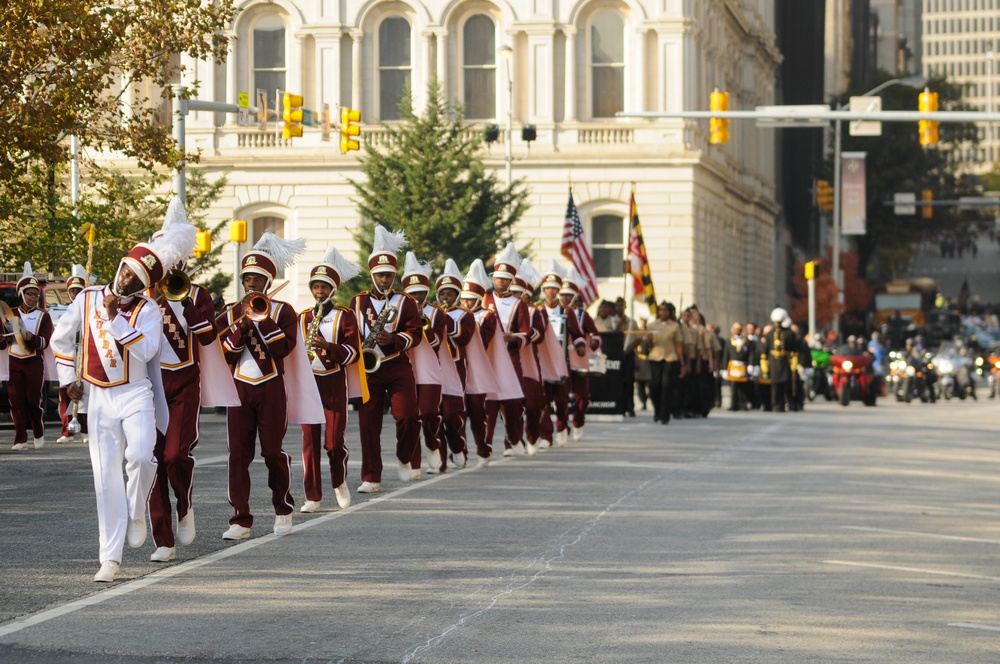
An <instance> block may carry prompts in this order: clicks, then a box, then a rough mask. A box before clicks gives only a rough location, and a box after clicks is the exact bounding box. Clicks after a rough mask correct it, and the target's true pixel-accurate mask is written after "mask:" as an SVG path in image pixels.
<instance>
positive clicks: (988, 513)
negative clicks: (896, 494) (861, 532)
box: [848, 500, 1000, 517]
mask: <svg viewBox="0 0 1000 664" xmlns="http://www.w3.org/2000/svg"><path fill="white" fill-rule="evenodd" d="M848 504H849V505H876V506H878V507H885V508H890V507H892V508H903V509H914V510H927V511H929V512H952V513H955V514H982V515H984V516H992V517H996V516H997V514H1000V512H998V511H997V510H969V509H962V508H960V507H941V506H940V505H917V504H913V503H887V502H885V501H878V500H851V501H848Z"/></svg>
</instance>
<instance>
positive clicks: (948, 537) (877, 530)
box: [841, 526, 1000, 544]
mask: <svg viewBox="0 0 1000 664" xmlns="http://www.w3.org/2000/svg"><path fill="white" fill-rule="evenodd" d="M841 528H843V529H844V530H860V531H862V532H868V533H891V534H894V535H913V536H914V537H929V538H932V539H943V540H952V541H955V542H982V543H983V544H1000V540H995V539H984V538H980V537H961V536H959V535H941V534H939V533H920V532H916V531H913V530H892V529H890V528H868V527H865V526H841Z"/></svg>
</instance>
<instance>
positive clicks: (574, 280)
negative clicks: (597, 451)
mask: <svg viewBox="0 0 1000 664" xmlns="http://www.w3.org/2000/svg"><path fill="white" fill-rule="evenodd" d="M582 281H583V279H582V278H581V277H580V275H579V274H577V271H576V268H575V267H570V269H569V272H568V273H567V274H566V278H565V279H563V285H562V288H561V289H559V299H560V301H561V303H562V305H563V307H565V308H566V309H568V310H569V312H572V313H571V315H570V316H569V317H570V318H576V321H577V323H578V324H579V328H580V331H581V332H582V333H583V335H584V336H585V337H586V340H587V345H588V346H589V350H590V351H591V352H596V351H597V350H599V349H600V347H601V335H600V334H598V332H597V326H596V325H594V319H593V318H591V317H590V314H589V313H587V310H586V308H584V307H582V306H579V305H580V304H581V303H580V284H581V283H582ZM578 356H579V357H583V356H582V355H579V353H578ZM588 369H589V367H587V366H583V365H581V366H580V368H579V369H577V370H575V371H571V372H570V373H571V378H570V382H571V384H570V391H571V392H572V393H573V394H574V395H575V397H576V407H575V408H574V409H573V440H580V439H581V438H583V425H584V423H585V422H586V415H587V408H588V407H589V406H590V378H589V377H588V376H587V373H586V371H587V370H588Z"/></svg>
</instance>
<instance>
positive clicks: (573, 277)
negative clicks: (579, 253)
mask: <svg viewBox="0 0 1000 664" xmlns="http://www.w3.org/2000/svg"><path fill="white" fill-rule="evenodd" d="M563 281H564V282H566V281H568V282H569V283H571V284H573V285H574V286H577V287H579V286H580V285H581V284H582V283H583V279H581V278H580V274H579V273H578V272H577V271H576V267H575V266H573V265H570V267H569V269H568V270H566V276H564V277H563Z"/></svg>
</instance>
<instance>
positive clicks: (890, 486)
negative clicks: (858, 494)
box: [844, 480, 972, 494]
mask: <svg viewBox="0 0 1000 664" xmlns="http://www.w3.org/2000/svg"><path fill="white" fill-rule="evenodd" d="M844 484H850V485H852V486H873V487H877V488H879V489H903V490H906V491H919V492H920V493H949V494H956V493H958V492H956V491H953V490H951V489H941V488H937V487H925V486H914V485H911V484H890V483H888V482H857V481H854V480H847V481H845V482H844ZM969 493H972V492H971V491H969Z"/></svg>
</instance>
